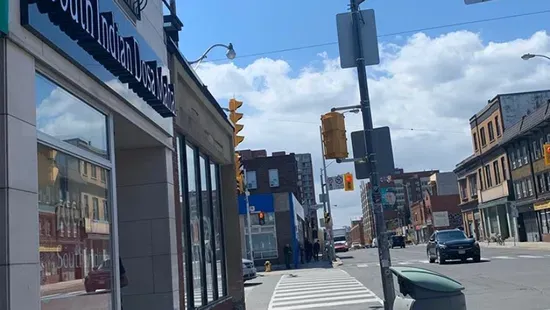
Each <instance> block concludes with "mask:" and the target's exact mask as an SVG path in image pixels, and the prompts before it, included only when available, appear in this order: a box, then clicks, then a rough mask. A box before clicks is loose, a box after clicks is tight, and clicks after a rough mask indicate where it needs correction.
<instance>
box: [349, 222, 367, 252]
mask: <svg viewBox="0 0 550 310" xmlns="http://www.w3.org/2000/svg"><path fill="white" fill-rule="evenodd" d="M349 234H350V239H351V243H356V242H357V243H359V244H361V245H362V246H364V245H366V244H367V243H366V241H365V228H364V227H363V218H361V219H358V220H353V221H351V228H350V232H349ZM350 246H351V244H350Z"/></svg>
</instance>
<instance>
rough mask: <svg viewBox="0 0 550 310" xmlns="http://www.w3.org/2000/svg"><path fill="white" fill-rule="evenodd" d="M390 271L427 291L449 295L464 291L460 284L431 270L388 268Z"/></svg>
mask: <svg viewBox="0 0 550 310" xmlns="http://www.w3.org/2000/svg"><path fill="white" fill-rule="evenodd" d="M390 270H391V271H392V272H393V273H394V274H396V275H397V276H400V277H403V278H405V279H407V280H409V281H411V282H412V283H414V284H415V285H417V286H419V287H421V288H424V289H427V290H431V291H436V292H446V293H450V292H457V291H461V290H463V289H464V286H462V284H460V282H458V281H455V280H453V279H451V278H449V277H447V276H445V275H442V274H440V273H437V272H435V271H432V270H428V269H424V268H415V267H390Z"/></svg>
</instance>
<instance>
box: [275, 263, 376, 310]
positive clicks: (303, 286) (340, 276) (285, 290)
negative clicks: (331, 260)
mask: <svg viewBox="0 0 550 310" xmlns="http://www.w3.org/2000/svg"><path fill="white" fill-rule="evenodd" d="M354 304H362V305H372V306H374V305H376V306H381V305H382V304H383V303H382V300H381V299H380V298H378V297H377V296H376V295H375V294H374V293H373V292H372V291H371V290H369V289H368V288H366V287H365V286H364V285H363V284H361V282H359V281H357V280H356V279H355V278H354V277H352V276H350V275H349V274H348V273H347V272H345V271H343V270H341V269H329V270H322V271H319V270H316V271H313V270H312V271H311V272H301V273H299V274H298V275H296V276H291V275H284V276H283V277H282V278H281V279H280V280H279V283H277V286H276V287H275V291H274V292H273V296H272V297H271V301H270V302H269V308H268V310H301V309H335V307H339V306H344V305H354Z"/></svg>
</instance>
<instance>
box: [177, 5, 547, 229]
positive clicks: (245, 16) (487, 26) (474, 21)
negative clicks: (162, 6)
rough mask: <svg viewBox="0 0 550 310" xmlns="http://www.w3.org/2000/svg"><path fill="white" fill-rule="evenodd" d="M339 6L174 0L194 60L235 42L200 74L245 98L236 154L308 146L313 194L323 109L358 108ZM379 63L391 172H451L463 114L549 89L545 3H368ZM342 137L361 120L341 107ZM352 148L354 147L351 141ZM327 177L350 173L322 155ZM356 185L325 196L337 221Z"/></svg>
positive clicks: (222, 93) (373, 79)
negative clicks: (341, 49) (499, 98)
mask: <svg viewBox="0 0 550 310" xmlns="http://www.w3.org/2000/svg"><path fill="white" fill-rule="evenodd" d="M347 6H348V2H346V1H334V0H332V1H328V0H322V1H315V2H313V1H291V0H279V1H252V0H235V1H203V0H181V1H177V11H178V15H179V16H180V18H181V20H182V21H183V23H184V28H183V30H182V32H181V33H180V49H181V51H182V53H183V54H184V55H185V56H186V57H187V58H188V59H189V60H194V59H196V58H198V57H199V56H200V55H201V54H202V53H203V52H204V51H205V50H206V49H207V48H208V47H209V46H210V45H212V44H215V43H225V44H227V43H229V42H231V43H233V45H234V47H235V50H236V52H237V58H235V59H234V60H233V61H229V60H227V59H225V51H224V50H223V49H222V48H219V49H214V50H212V52H211V53H210V54H209V55H208V56H209V57H208V58H207V60H208V61H205V62H203V63H202V64H201V65H200V66H199V67H198V68H197V73H198V75H199V76H200V78H201V80H202V81H203V82H204V83H205V84H206V85H207V86H208V89H209V90H210V91H211V92H212V94H213V95H214V96H215V97H216V98H217V99H218V101H219V102H220V105H222V106H226V105H227V102H228V100H229V99H230V98H232V97H235V98H237V99H239V100H242V101H243V102H244V105H243V108H242V112H243V113H244V114H245V117H244V118H243V120H242V121H241V123H242V124H244V130H243V131H242V134H243V135H244V136H245V140H244V142H243V143H242V144H241V145H240V146H239V148H240V149H266V150H267V151H268V153H271V152H275V151H287V152H294V153H311V154H312V156H313V161H314V162H313V165H314V171H315V178H316V180H317V183H316V192H317V193H319V192H320V182H319V181H318V180H319V176H318V174H319V169H320V168H321V167H322V161H321V145H320V140H319V124H320V115H321V114H323V113H326V112H328V111H330V108H332V107H334V106H345V105H355V104H358V103H359V93H358V86H357V79H356V70H355V69H341V68H340V63H339V58H338V57H339V55H338V45H337V33H336V17H335V16H336V14H338V13H344V12H346V11H347ZM361 8H362V9H368V8H372V9H374V10H375V14H376V25H377V32H378V36H379V38H378V43H379V53H380V58H381V62H380V64H379V65H376V66H369V67H367V72H368V76H369V80H368V83H369V94H370V99H371V104H372V113H373V119H374V125H375V126H389V127H390V130H391V135H392V145H393V152H394V159H395V164H396V167H400V168H404V169H405V171H418V170H429V169H439V170H441V171H452V170H453V169H454V167H455V165H456V164H457V163H458V162H459V161H461V160H462V159H464V158H465V157H467V156H469V155H470V154H471V153H472V151H473V150H472V148H473V147H472V142H471V137H470V134H469V130H468V119H469V118H470V117H471V116H472V115H473V114H475V113H476V112H477V111H479V110H480V109H482V108H483V107H484V106H485V105H486V104H487V101H488V100H490V99H492V98H494V97H495V96H496V95H497V94H502V93H510V92H520V91H532V90H541V89H547V88H550V61H547V60H545V59H542V58H535V59H532V60H529V61H524V60H522V59H521V58H520V56H521V55H523V54H524V53H538V54H547V55H550V36H549V34H547V32H546V31H547V28H548V26H550V2H548V1H547V0H529V1H520V0H493V1H490V2H486V3H481V4H476V5H468V6H467V5H465V4H464V1H463V0H445V1H441V0H415V1H410V0H384V1H382V0H369V1H366V2H365V3H363V4H362V5H361ZM346 128H347V131H348V142H350V141H349V140H350V137H349V133H350V132H352V131H356V130H361V128H362V127H361V117H360V115H353V114H346ZM349 151H350V155H351V146H349ZM328 164H329V166H328V169H327V171H328V174H329V176H332V175H337V174H341V173H345V172H352V173H353V165H352V164H337V163H334V162H333V161H328ZM359 182H360V181H356V190H355V191H354V192H343V191H331V193H330V194H331V203H332V205H333V208H332V217H333V220H334V225H335V226H344V225H350V219H351V218H356V217H357V216H360V215H361V203H360V193H359Z"/></svg>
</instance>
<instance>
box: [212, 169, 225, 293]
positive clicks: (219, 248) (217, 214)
mask: <svg viewBox="0 0 550 310" xmlns="http://www.w3.org/2000/svg"><path fill="white" fill-rule="evenodd" d="M210 175H211V184H212V212H213V213H212V214H213V218H214V231H215V238H214V241H215V242H216V270H217V273H218V296H219V297H222V296H224V295H225V294H226V292H227V287H226V285H225V253H224V251H223V244H222V242H223V237H222V236H223V235H222V222H221V208H220V200H219V198H218V197H219V192H218V182H219V172H218V169H217V166H216V165H215V164H210Z"/></svg>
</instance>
